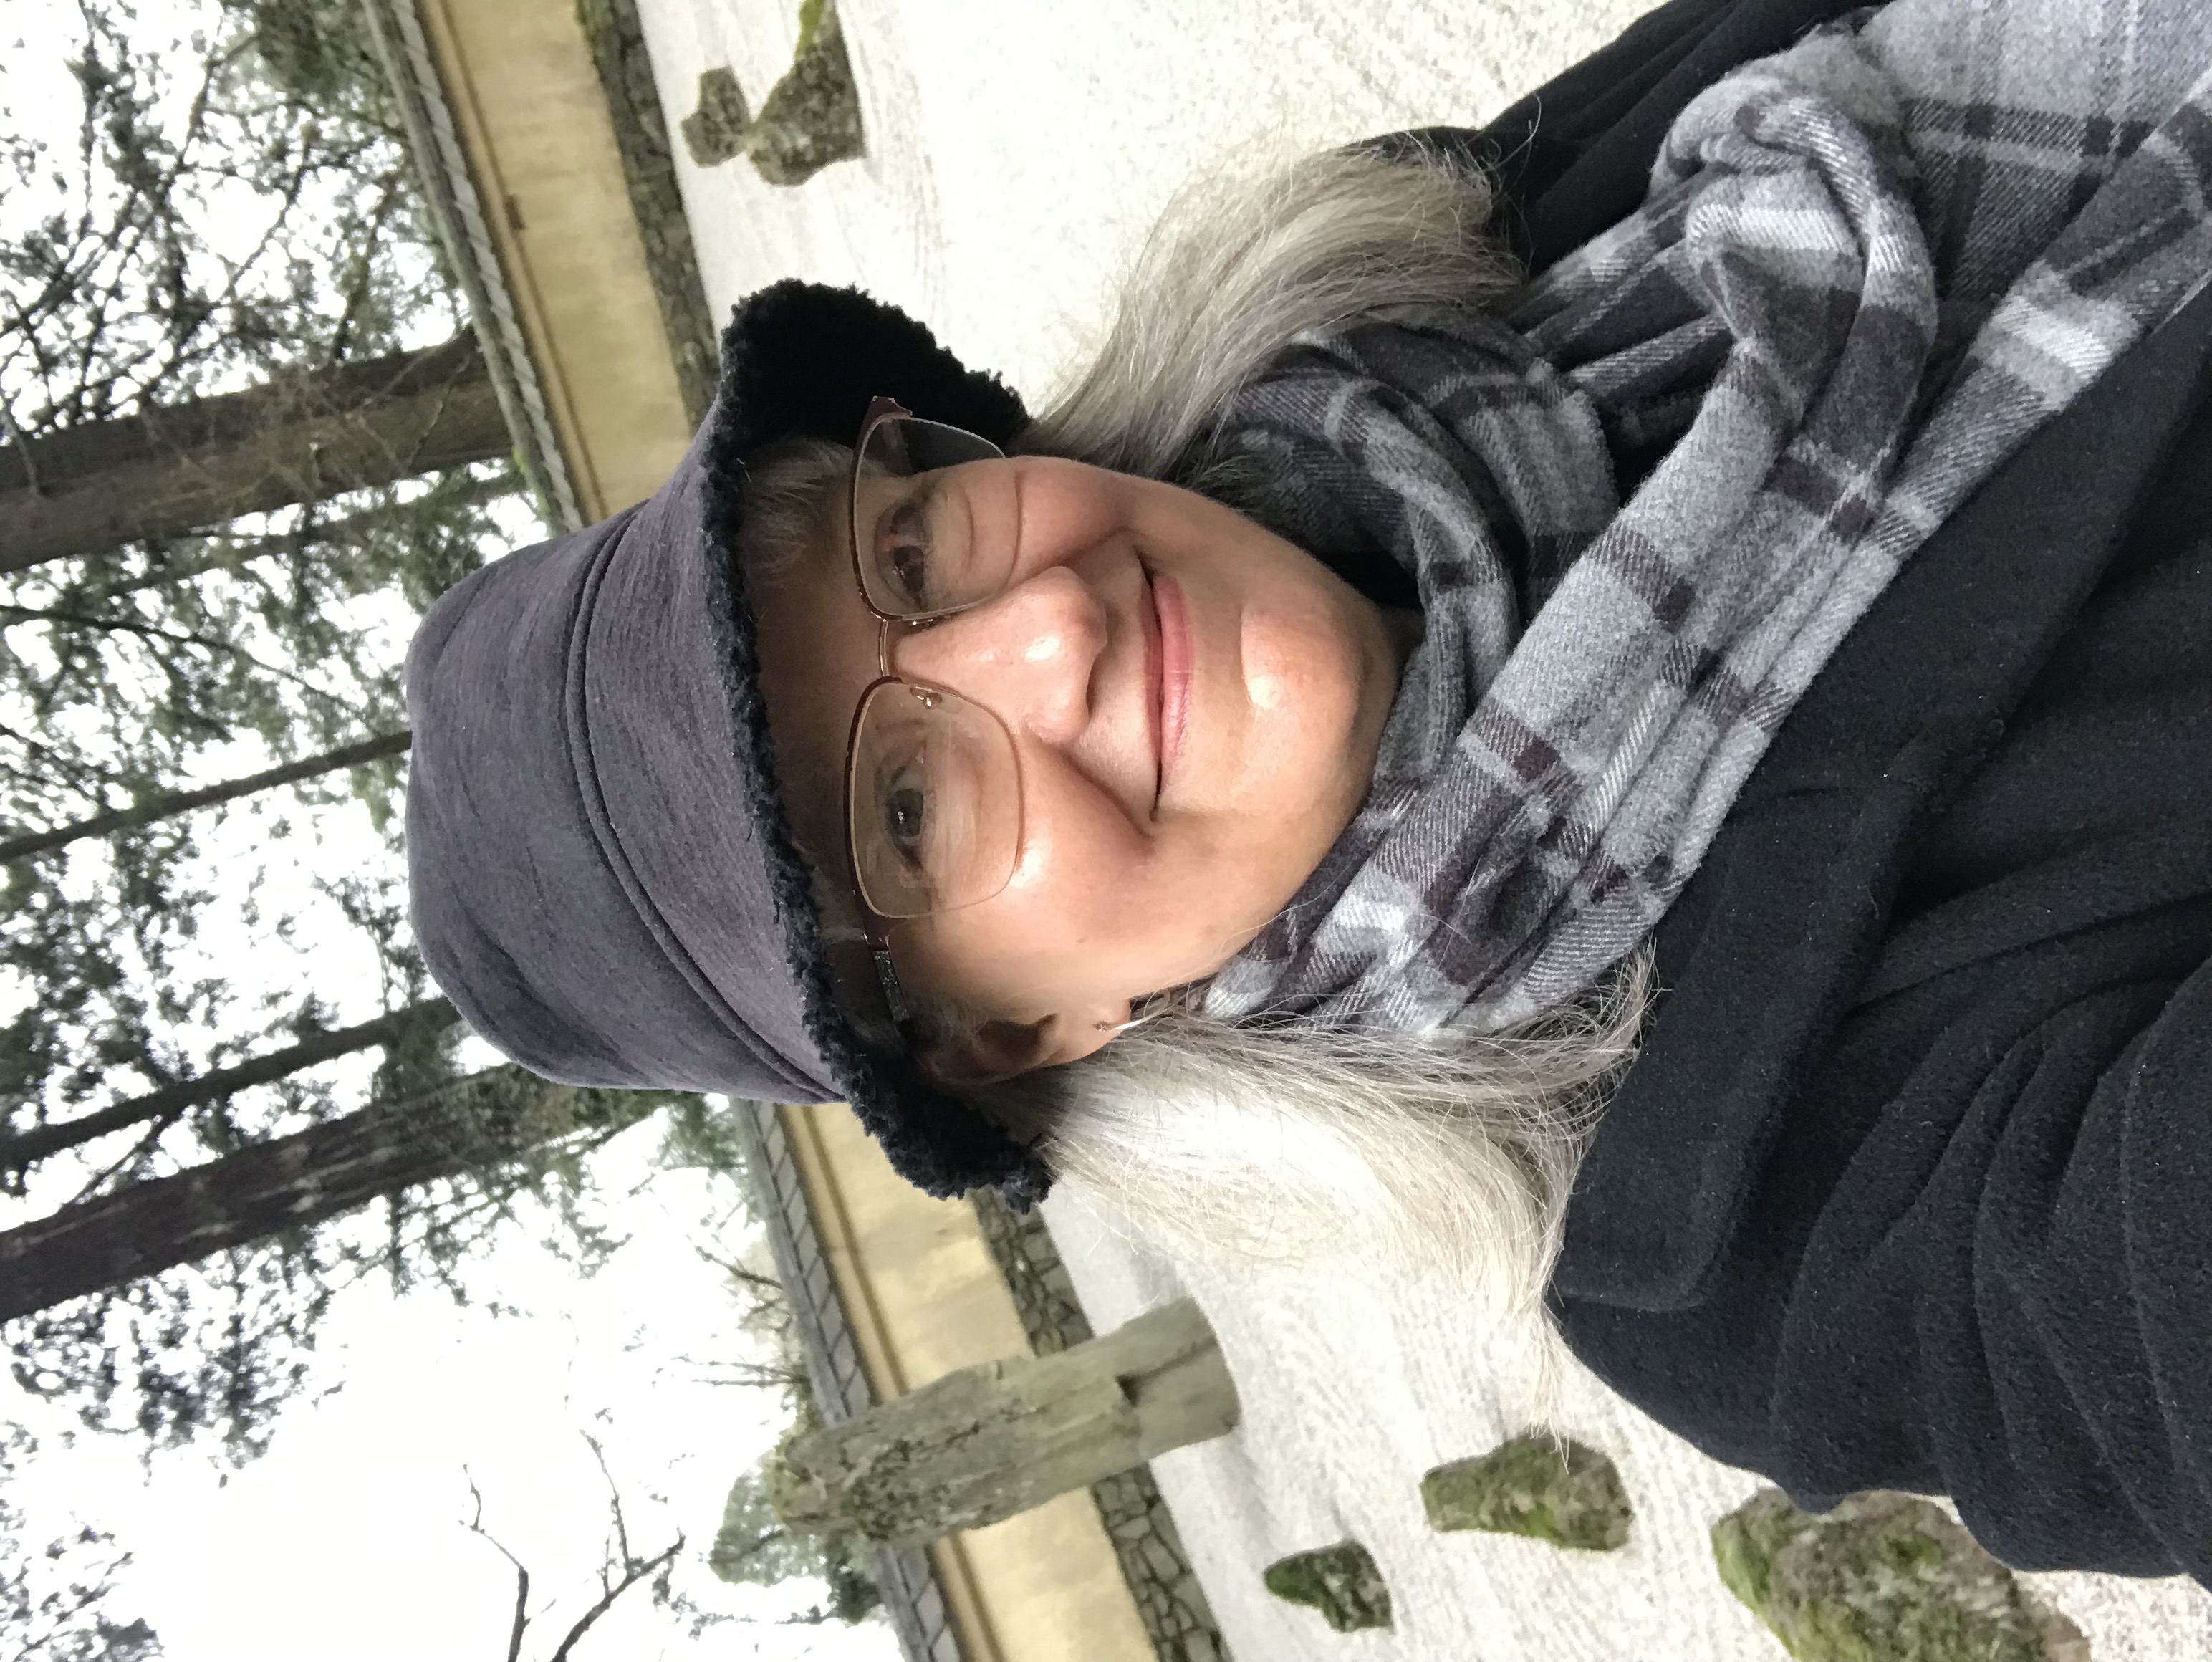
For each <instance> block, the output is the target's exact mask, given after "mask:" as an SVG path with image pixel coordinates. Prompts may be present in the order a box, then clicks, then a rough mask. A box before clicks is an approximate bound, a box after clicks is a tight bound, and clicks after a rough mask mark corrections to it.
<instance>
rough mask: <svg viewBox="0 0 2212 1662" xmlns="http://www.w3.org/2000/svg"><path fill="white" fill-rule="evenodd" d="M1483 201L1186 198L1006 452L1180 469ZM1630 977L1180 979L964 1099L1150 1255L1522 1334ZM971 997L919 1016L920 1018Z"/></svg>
mask: <svg viewBox="0 0 2212 1662" xmlns="http://www.w3.org/2000/svg"><path fill="white" fill-rule="evenodd" d="M1491 205H1492V193H1491V190H1490V187H1489V184H1488V181H1487V180H1486V179H1484V178H1483V177H1482V176H1481V175H1480V174H1475V173H1472V172H1469V171H1467V170H1465V169H1463V168H1461V167H1455V166H1454V165H1451V164H1449V163H1448V162H1446V161H1443V160H1442V159H1441V158H1438V157H1436V156H1433V155H1423V154H1419V153H1416V154H1413V155H1402V154H1401V155H1397V156H1395V157H1386V156H1384V155H1378V154H1376V153H1373V152H1367V151H1338V152H1333V153H1330V154H1328V155H1320V156H1313V157H1308V158H1306V159H1304V160H1302V161H1297V162H1296V163H1295V164H1292V165H1291V166H1289V167H1283V168H1279V169H1277V170H1274V171H1273V172H1271V173H1269V174H1267V175H1266V176H1265V177H1262V178H1261V179H1258V180H1251V179H1243V180H1237V179H1226V180H1211V181H1207V182H1206V183H1203V184H1201V185H1200V186H1197V187H1195V188H1194V189H1192V190H1190V191H1188V192H1185V193H1184V194H1183V195H1182V197H1180V198H1178V199H1177V200H1176V203H1175V204H1173V205H1172V206H1171V207H1170V210H1168V212H1167V214H1166V215H1165V216H1164V218H1163V219H1162V221H1161V222H1160V225H1159V227H1158V229H1157V230H1156V231H1155V232H1154V234H1153V235H1152V238H1151V240H1149V241H1148V243H1147V244H1146V247H1145V249H1144V250H1143V252H1142V253H1141V255H1140V256H1139V259H1138V261H1137V264H1136V266H1135V269H1134V271H1133V274H1132V276H1131V277H1130V279H1129V281H1128V282H1127V283H1126V284H1125V286H1124V287H1123V289H1122V290H1121V300H1120V303H1119V306H1118V308H1117V311H1116V314H1115V318H1114V320H1113V322H1112V324H1111V326H1110V327H1109V329H1108V330H1107V332H1106V333H1105V336H1104V338H1103V342H1102V344H1101V345H1100V346H1099V348H1098V350H1097V353H1096V355H1095V356H1094V357H1093V358H1092V359H1091V362H1090V363H1089V365H1088V367H1087V368H1085V369H1083V370H1082V372H1081V373H1080V374H1078V375H1077V376H1076V377H1075V378H1074V379H1073V382H1072V383H1071V385H1070V386H1069V387H1068V388H1067V389H1066V392H1065V393H1062V394H1061V395H1060V397H1059V398H1058V399H1055V400H1054V402H1053V404H1052V405H1051V406H1050V407H1049V408H1048V411H1046V413H1044V414H1043V415H1042V416H1041V417H1038V418H1037V420H1036V422H1035V423H1034V424H1033V425H1032V426H1031V427H1030V429H1029V430H1028V432H1027V433H1025V434H1024V435H1023V437H1022V439H1021V441H1020V446H1019V447H1020V448H1022V449H1024V450H1026V451H1034V452H1041V453H1046V454H1057V455H1062V456H1068V457H1072V458H1074V459H1075V460H1081V461H1086V462H1090V463H1091V464H1093V465H1095V466H1103V467H1109V468H1113V469H1115V470H1116V471H1118V472H1131V473H1139V474H1144V475H1146V476H1149V477H1155V478H1157V477H1161V476H1163V475H1165V474H1167V473H1169V472H1177V473H1178V474H1179V475H1180V476H1181V477H1182V478H1192V477H1193V476H1194V472H1195V474H1196V476H1197V477H1199V478H1200V480H1201V481H1203V480H1204V479H1205V477H1206V472H1205V470H1206V457H1205V450H1206V442H1207V441H1208V440H1209V439H1210V437H1211V430H1210V425H1209V424H1210V423H1212V421H1213V420H1214V419H1215V417H1216V415H1217V412H1218V411H1220V410H1221V409H1222V407H1223V405H1225V402H1226V400H1227V399H1228V397H1229V395H1230V394H1231V393H1232V392H1233V391H1234V390H1235V389H1236V388H1237V386H1238V385H1240V384H1241V383H1242V382H1243V380H1245V379H1246V378H1247V377H1248V376H1249V375H1251V374H1253V373H1254V372H1255V371H1256V370H1257V369H1258V368H1260V367H1261V365H1262V364H1264V363H1265V362H1267V359H1268V358H1269V357H1270V356H1273V354H1274V353H1275V352H1277V351H1278V350H1280V349H1281V348H1282V347H1283V346H1284V345H1285V344H1287V343H1289V342H1290V341H1291V340H1292V339H1293V338H1296V337H1297V336H1298V335H1300V334H1301V333H1303V332H1307V331H1310V330H1314V329H1319V328H1323V327H1326V326H1328V325H1330V324H1332V323H1334V322H1336V321H1338V320H1341V319H1343V318H1346V317H1348V316H1352V315H1354V314H1358V313H1361V312H1364V311H1369V310H1372V309H1376V308H1377V307H1386V306H1398V305H1408V304H1423V303H1452V304H1467V303H1469V302H1471V301H1480V300H1482V299H1484V298H1486V297H1487V296H1489V295H1493V294H1496V293H1498V292H1500V291H1502V290H1503V289H1504V288H1505V287H1507V286H1508V285H1509V283H1510V281H1511V278H1512V276H1513V272H1512V270H1511V267H1510V262H1509V261H1508V260H1507V259H1505V258H1504V256H1503V254H1502V253H1500V252H1499V251H1498V248H1497V247H1495V246H1494V244H1493V243H1492V242H1491V241H1490V240H1487V239H1486V237H1485V236H1484V234H1483V229H1484V226H1485V224H1486V222H1487V220H1488V217H1489V215H1490V210H1491ZM849 456H850V453H849V452H848V451H847V450H845V449H843V448H842V447H839V446H836V445H829V444H817V443H805V444H800V445H793V446H791V447H786V448H784V449H783V450H781V452H780V453H779V454H777V455H775V456H773V457H770V458H765V459H763V465H762V466H758V467H757V468H756V470H755V474H754V482H753V487H752V490H753V495H752V499H751V501H750V502H749V504H748V510H747V516H746V518H747V523H746V531H745V543H746V546H745V548H744V551H743V552H744V557H745V558H746V559H747V560H748V561H749V562H753V561H763V560H766V561H770V562H775V561H781V560H784V559H787V558H788V557H790V555H791V552H792V551H793V550H794V549H795V548H797V547H799V546H803V545H805V544H807V543H809V542H811V541H812V540H814V539H817V538H818V537H819V536H820V535H821V534H822V527H823V525H824V524H825V523H826V516H825V511H824V500H825V496H826V495H827V493H829V492H830V491H831V490H834V488H835V485H836V481H837V480H839V479H840V478H842V472H843V467H844V465H845V463H846V462H847V461H848V460H849ZM817 887H818V888H819V889H820V890H821V891H822V893H821V897H820V898H821V901H822V906H823V923H824V927H825V928H826V929H828V930H829V931H830V932H832V933H838V932H843V931H849V930H850V929H852V928H854V919H852V918H851V917H850V916H848V914H849V912H850V910H851V909H850V904H849V900H848V898H847V897H845V896H844V895H843V894H842V891H839V890H838V889H837V887H836V885H834V884H821V885H817ZM1650 980H1651V977H1650V962H1649V958H1648V954H1644V953H1639V954H1638V955H1637V956H1636V957H1634V958H1632V959H1631V960H1630V961H1629V962H1628V963H1627V964H1626V965H1624V966H1623V967H1622V968H1620V970H1617V971H1613V973H1612V974H1611V975H1609V976H1608V977H1606V979H1605V980H1604V981H1603V982H1602V983H1601V984H1600V985H1599V986H1597V987H1595V988H1593V989H1589V991H1588V992H1587V993H1586V994H1585V995H1583V997H1582V998H1581V999H1579V1000H1577V1001H1574V1002H1573V1003H1571V1005H1570V1006H1568V1007H1567V1008H1564V1009H1560V1010H1557V1011H1554V1012H1552V1013H1550V1014H1547V1015H1546V1016H1544V1017H1542V1018H1541V1019H1540V1020H1535V1021H1532V1022H1529V1023H1527V1024H1525V1025H1523V1026H1518V1027H1515V1028H1512V1029H1510V1030H1507V1031H1504V1032H1492V1033H1479V1032H1471V1031H1466V1030H1462V1029H1459V1028H1442V1029H1438V1030H1437V1031H1434V1032H1428V1033H1425V1034H1420V1035H1418V1036H1413V1037H1408V1036H1407V1035H1403V1034H1389V1035H1372V1034H1363V1033H1360V1032H1356V1031H1352V1030H1346V1029H1322V1028H1316V1027H1313V1026H1301V1025H1297V1024H1295V1023H1285V1024H1278V1025H1269V1024H1264V1023H1263V1024H1258V1025H1249V1024H1235V1023H1230V1022H1226V1021H1223V1020H1218V1019H1216V1018H1213V1017H1211V1016H1208V1015H1207V1014H1205V1012H1204V1010H1203V1008H1201V997H1202V993H1203V988H1202V987H1187V988H1182V989H1176V993H1175V994H1174V995H1172V996H1171V997H1170V998H1169V999H1168V1000H1167V1001H1166V1003H1165V1005H1164V1008H1162V1009H1161V1010H1160V1011H1159V1012H1158V1014H1155V1015H1153V1016H1152V1017H1149V1018H1147V1019H1146V1020H1145V1021H1144V1022H1143V1023H1141V1024H1139V1026H1136V1027H1135V1028H1133V1029H1132V1030H1131V1031H1128V1032H1124V1033H1121V1034H1120V1035H1118V1036H1117V1037H1115V1038H1114V1039H1113V1041H1112V1042H1110V1043H1109V1044H1106V1045H1105V1046H1103V1048H1102V1049H1101V1050H1099V1051H1098V1052H1097V1054H1096V1055H1094V1056H1089V1057H1087V1058H1085V1059H1084V1060H1083V1061H1080V1062H1073V1063H1070V1064H1068V1065H1066V1066H1064V1067H1059V1068H1048V1069H1042V1070H1040V1071H1037V1072H1035V1073H1031V1074H1026V1075H1020V1076H1018V1077H1017V1078H1015V1079H1012V1080H1008V1081H1002V1082H1000V1083H999V1084H996V1085H993V1086H989V1087H981V1088H976V1089H973V1090H970V1091H969V1092H968V1093H966V1094H967V1095H968V1097H969V1100H970V1101H971V1102H972V1103H973V1105H975V1107H976V1108H977V1109H978V1110H979V1111H982V1112H984V1113H987V1114H989V1115H991V1116H992V1117H994V1118H996V1119H997V1120H999V1121H1000V1123H1004V1124H1005V1125H1006V1126H1007V1127H1008V1128H1009V1129H1012V1131H1013V1132H1014V1133H1015V1134H1016V1135H1018V1136H1021V1137H1022V1138H1024V1140H1027V1141H1032V1142H1034V1143H1035V1144H1036V1148H1037V1150H1038V1153H1039V1154H1041V1155H1042V1158H1043V1159H1044V1160H1045V1163H1046V1164H1047V1165H1048V1166H1049V1167H1050V1168H1051V1169H1052V1170H1053V1171H1054V1172H1055V1173H1056V1174H1057V1175H1058V1176H1059V1177H1060V1178H1063V1179H1065V1180H1066V1181H1067V1182H1068V1183H1070V1184H1073V1185H1075V1186H1077V1187H1079V1188H1080V1189H1082V1190H1087V1191H1089V1192H1090V1193H1091V1195H1093V1196H1097V1197H1099V1198H1100V1199H1103V1201H1105V1202H1107V1203H1108V1205H1109V1208H1110V1209H1111V1210H1112V1211H1114V1212H1115V1214H1117V1215H1118V1216H1119V1221H1120V1222H1121V1224H1122V1226H1123V1227H1127V1228H1129V1229H1130V1230H1132V1231H1133V1233H1137V1234H1138V1235H1139V1236H1140V1237H1141V1238H1143V1239H1148V1240H1151V1241H1152V1242H1154V1243H1156V1244H1157V1245H1161V1246H1164V1247H1166V1248H1168V1249H1170V1251H1183V1252H1197V1253H1205V1252H1218V1251H1234V1252H1238V1253H1253V1254H1259V1255H1262V1256H1265V1257H1275V1258H1291V1259H1296V1260H1297V1261H1300V1262H1302V1263H1309V1264H1310V1263H1312V1262H1313V1261H1314V1260H1315V1259H1316V1257H1328V1258H1330V1259H1334V1260H1336V1261H1339V1262H1343V1263H1360V1264H1362V1265H1364V1267H1365V1269H1366V1270H1367V1272H1368V1273H1370V1274H1371V1273H1374V1272H1375V1271H1376V1269H1381V1270H1383V1272H1384V1273H1386V1274H1387V1273H1389V1272H1390V1270H1391V1269H1392V1268H1393V1267H1394V1266H1395V1267H1398V1268H1401V1269H1404V1270H1406V1271H1407V1272H1413V1273H1418V1274H1419V1275H1422V1276H1424V1277H1427V1278H1431V1279H1434V1278H1438V1277H1441V1278H1443V1280H1444V1282H1446V1283H1447V1284H1448V1285H1449V1287H1451V1288H1453V1289H1454V1290H1455V1291H1456V1292H1458V1293H1460V1294H1463V1295H1464V1296H1465V1297H1467V1298H1468V1300H1470V1301H1472V1302H1473V1303H1474V1304H1476V1305H1477V1306H1480V1307H1482V1308H1485V1309H1487V1310H1488V1311H1490V1312H1492V1313H1493V1314H1494V1315H1495V1316H1496V1317H1498V1318H1499V1319H1500V1320H1501V1322H1503V1323H1504V1324H1507V1325H1509V1326H1511V1327H1521V1326H1522V1324H1524V1323H1525V1324H1528V1325H1530V1326H1534V1327H1535V1328H1537V1329H1541V1300H1542V1294H1543V1290H1544V1287H1545V1285H1546V1283H1547V1281H1548V1280H1549V1277H1550V1273H1551V1268H1552V1265H1553V1261H1554V1260H1555V1258H1556V1257H1557V1254H1558V1249H1559V1239H1560V1234H1561V1231H1562V1228H1563V1226H1564V1221H1565V1212H1566V1202H1567V1197H1568V1195H1569V1193H1570V1191H1571V1188H1572V1185H1573V1181H1574V1174H1575V1171H1576V1168H1577V1165H1578V1163H1579V1161H1580V1160H1581V1157H1582V1154H1583V1149H1584V1148H1585V1147H1586V1146H1587V1143H1588V1140H1589V1134H1590V1131H1591V1129H1592V1128H1593V1126H1594V1124H1595V1121H1596V1119H1597V1117H1598V1116H1599V1114H1600V1113H1601V1111H1602V1108H1603V1105H1604V1104H1605V1102H1606V1100H1607V1098H1608V1096H1609V1095H1610V1093H1611V1092H1612V1090H1613V1087H1614V1085H1615V1084H1616V1083H1617V1081H1618V1080H1619V1078H1620V1075H1621V1073H1622V1072H1623V1071H1624V1070H1625V1068H1626V1066H1627V1064H1628V1062H1629V1061H1630V1060H1631V1058H1632V1056H1633V1053H1634V1050H1635V1047H1636V1041H1637V1036H1638V1032H1639V1031H1640V1030H1641V1027H1642V1025H1643V1022H1644V1016H1645V1013H1646V1010H1647V1008H1648V1004H1649V1000H1650ZM1132 990H1136V989H1132ZM969 1019H970V1018H969V1016H968V1015H967V1014H966V1013H963V1012H962V1011H959V1010H957V1009H951V1008H925V1010H924V1011H923V1020H924V1022H925V1025H926V1026H929V1027H931V1028H932V1029H933V1031H935V1032H939V1033H942V1032H947V1031H957V1029H958V1028H959V1026H960V1025H961V1024H962V1022H963V1020H969ZM1524 1330H1525V1329H1524Z"/></svg>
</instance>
